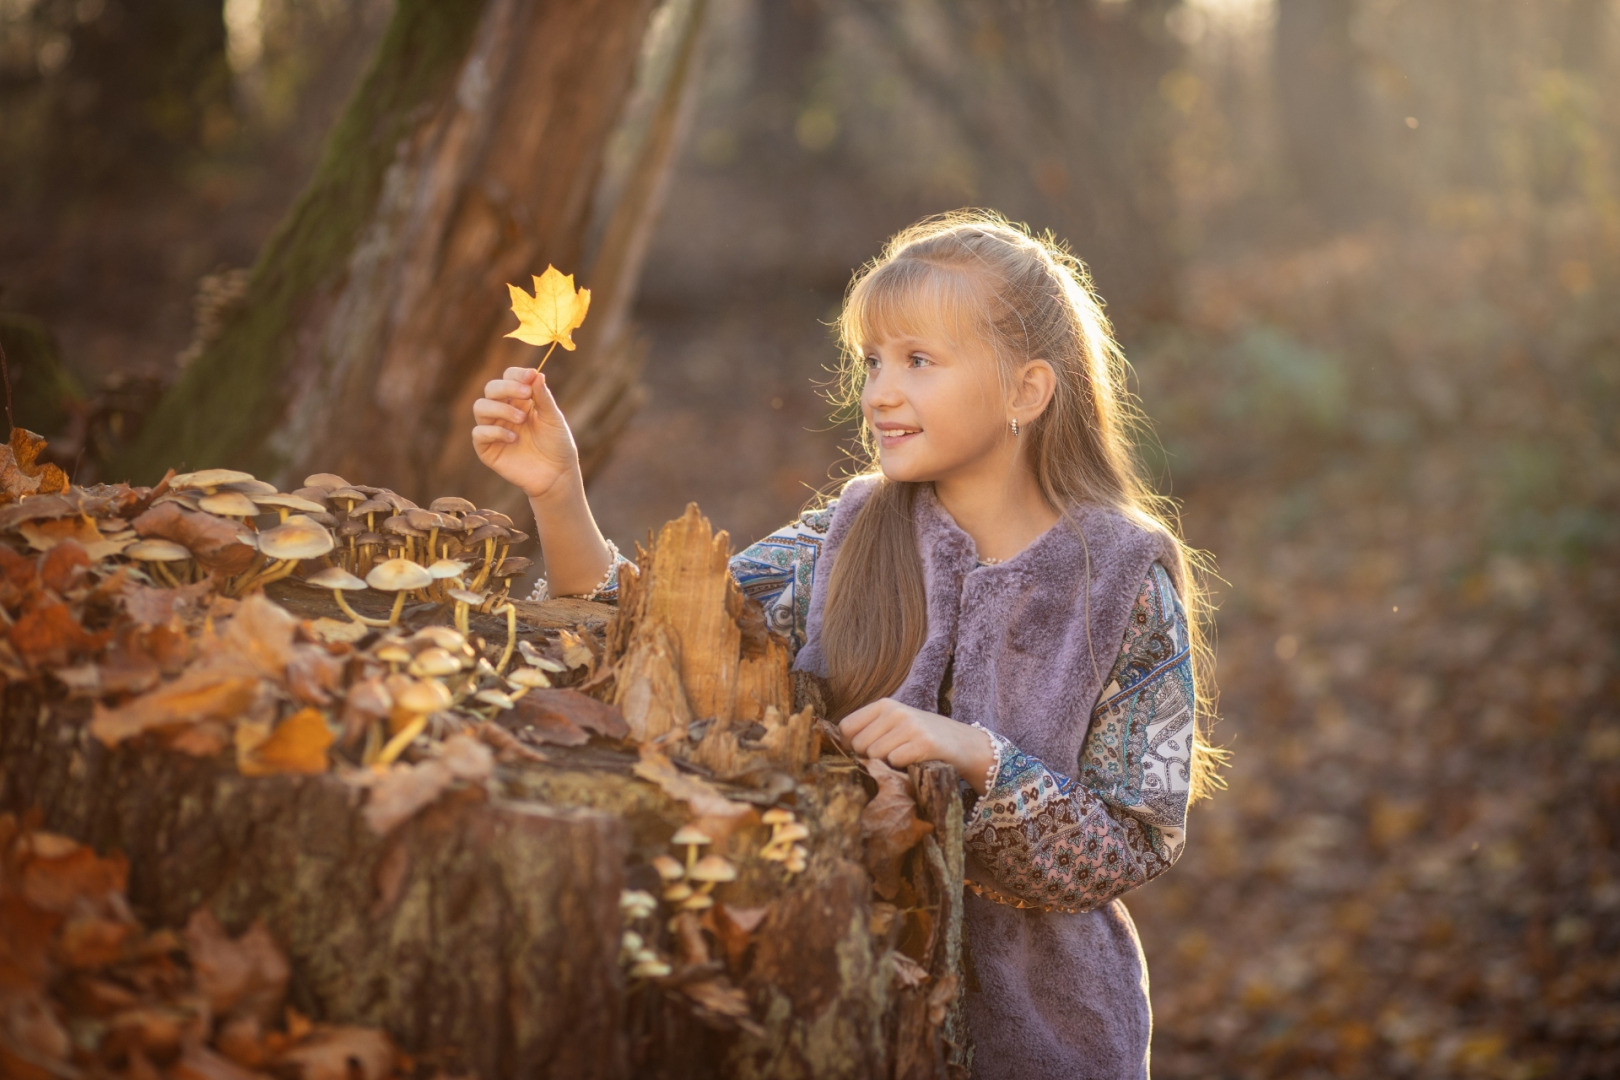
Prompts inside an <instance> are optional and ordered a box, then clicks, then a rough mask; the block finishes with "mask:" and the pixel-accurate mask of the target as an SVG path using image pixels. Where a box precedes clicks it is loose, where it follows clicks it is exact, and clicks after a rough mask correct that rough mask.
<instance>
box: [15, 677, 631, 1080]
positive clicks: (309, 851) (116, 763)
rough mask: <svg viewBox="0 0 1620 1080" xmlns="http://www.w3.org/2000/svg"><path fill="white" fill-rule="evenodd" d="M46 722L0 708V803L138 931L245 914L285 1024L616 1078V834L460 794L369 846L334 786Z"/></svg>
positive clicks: (510, 1064)
mask: <svg viewBox="0 0 1620 1080" xmlns="http://www.w3.org/2000/svg"><path fill="white" fill-rule="evenodd" d="M79 704H80V705H82V704H83V703H79ZM61 709H62V707H61V706H58V707H56V708H53V707H52V706H49V705H46V704H44V703H42V702H41V701H40V700H39V699H38V698H33V697H31V696H30V695H29V694H28V693H27V692H26V688H22V687H10V688H8V689H7V692H6V698H5V712H6V721H5V724H4V726H3V728H0V758H3V761H4V768H3V776H0V805H4V806H5V808H7V809H24V808H38V809H39V810H40V811H42V812H43V814H44V819H45V824H46V825H47V827H49V828H51V829H53V830H55V831H57V832H61V833H65V834H67V835H70V836H72V837H74V838H75V839H78V840H80V841H81V842H84V843H88V844H90V845H92V846H94V847H95V848H97V849H99V850H101V851H115V850H116V851H122V852H124V853H125V854H127V855H128V856H129V859H130V864H131V867H132V872H131V880H130V897H131V900H132V901H133V902H134V903H135V905H136V906H137V908H138V909H139V910H140V912H141V913H142V915H143V916H145V917H146V918H148V919H150V920H151V921H152V922H153V923H155V924H158V925H165V926H173V927H178V926H183V925H184V924H185V922H186V919H187V918H188V917H189V915H190V913H191V912H192V911H193V910H195V909H196V908H197V907H198V906H201V905H207V906H209V907H210V908H211V909H212V910H213V911H214V913H215V914H216V915H217V916H218V917H219V919H220V921H221V922H222V923H224V924H225V926H226V927H227V928H228V929H229V930H231V932H232V933H240V932H241V931H242V930H243V929H244V928H245V927H246V926H248V925H249V924H250V923H251V922H252V921H253V920H254V919H255V918H260V917H262V918H264V920H265V922H266V924H267V925H268V926H269V928H270V930H271V932H272V934H273V935H274V936H275V937H276V939H277V940H278V941H279V942H281V943H282V944H283V947H284V948H285V949H286V951H287V953H288V955H289V957H290V958H291V961H292V965H293V975H294V982H293V1002H294V1004H295V1005H296V1006H297V1007H299V1008H300V1009H301V1010H302V1011H304V1012H306V1013H310V1014H313V1015H315V1016H319V1017H344V1018H345V1019H346V1020H349V1021H358V1022H365V1023H370V1024H376V1025H379V1026H381V1027H384V1028H386V1029H387V1030H389V1031H390V1032H392V1033H393V1034H394V1035H395V1037H396V1038H398V1039H399V1040H400V1042H401V1044H402V1045H403V1046H404V1047H405V1048H406V1049H407V1050H411V1051H417V1052H422V1051H443V1050H444V1049H445V1048H456V1054H455V1056H456V1057H457V1058H458V1059H459V1060H457V1061H452V1062H449V1063H448V1064H453V1065H455V1064H459V1065H462V1066H465V1067H466V1068H469V1069H472V1070H474V1071H476V1073H477V1074H478V1075H480V1076H484V1077H491V1078H493V1077H517V1076H524V1077H529V1076H535V1077H556V1078H558V1080H564V1078H568V1077H575V1076H589V1077H619V1076H625V1075H627V1073H626V1044H625V1041H624V1037H623V1034H622V1030H623V1017H624V1010H625V984H624V979H623V976H622V974H621V973H620V970H619V965H618V961H617V954H618V950H619V933H620V930H619V912H618V899H619V891H620V889H621V888H622V887H623V884H624V875H625V862H626V854H627V852H626V848H627V837H626V827H625V822H624V820H623V819H622V818H621V817H619V816H616V815H614V814H611V813H606V812H603V811H600V810H590V809H582V808H571V807H560V806H547V805H544V804H540V803H537V802H532V801H512V800H501V799H497V800H493V801H486V800H485V799H484V798H483V796H482V793H481V792H478V791H477V790H476V789H469V790H468V791H467V792H465V793H464V795H463V797H462V798H460V799H451V800H448V801H442V802H441V803H439V804H436V805H434V806H432V807H429V808H428V809H427V810H425V811H423V812H421V813H419V814H417V815H416V816H415V817H413V818H411V819H410V820H409V821H407V822H406V823H405V824H404V825H402V826H400V827H399V828H398V829H397V830H395V831H394V832H392V833H390V834H389V835H387V836H386V837H383V836H378V835H377V834H376V833H375V832H374V831H373V830H372V829H370V828H369V827H368V826H367V825H366V824H365V822H364V821H363V819H362V815H361V813H360V811H359V807H358V806H357V805H356V800H355V798H354V791H353V789H352V788H350V787H349V786H348V785H346V784H344V783H343V782H342V781H341V780H340V779H338V778H337V777H336V776H333V775H330V774H325V775H318V776H308V777H260V778H247V777H243V776H241V775H239V774H237V772H236V770H235V768H234V767H233V766H232V764H231V763H230V762H229V760H228V759H227V760H221V759H215V760H198V759H195V758H190V757H186V756H184V755H180V754H174V753H169V752H166V751H162V750H157V749H141V748H139V747H135V746H127V745H125V746H119V747H117V748H115V749H109V748H107V747H105V746H103V745H102V744H101V743H99V742H98V741H96V740H95V739H93V738H92V737H90V735H89V734H88V731H87V725H86V724H85V723H84V722H83V720H84V718H83V717H80V716H73V715H63V714H62V712H61ZM80 711H87V710H82V709H81V710H80ZM564 973H565V974H564Z"/></svg>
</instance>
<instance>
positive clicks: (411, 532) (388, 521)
mask: <svg viewBox="0 0 1620 1080" xmlns="http://www.w3.org/2000/svg"><path fill="white" fill-rule="evenodd" d="M382 531H383V532H385V533H393V534H394V535H395V536H426V535H427V530H426V529H418V528H417V527H416V526H415V525H412V524H411V522H410V519H409V518H407V517H406V516H405V515H404V514H394V515H393V516H391V517H386V518H384V519H383V523H382Z"/></svg>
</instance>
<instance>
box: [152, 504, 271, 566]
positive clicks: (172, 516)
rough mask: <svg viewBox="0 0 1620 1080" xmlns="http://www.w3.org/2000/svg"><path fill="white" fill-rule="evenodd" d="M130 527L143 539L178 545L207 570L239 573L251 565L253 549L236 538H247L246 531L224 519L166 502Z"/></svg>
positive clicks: (153, 508)
mask: <svg viewBox="0 0 1620 1080" xmlns="http://www.w3.org/2000/svg"><path fill="white" fill-rule="evenodd" d="M132 524H133V525H134V527H135V532H136V533H137V534H138V535H140V536H142V537H157V538H159V539H162V540H173V541H174V542H175V543H177V544H180V545H181V546H183V547H185V548H186V549H187V550H189V551H190V552H191V554H192V555H193V556H194V557H195V558H196V560H197V561H198V562H199V563H201V564H202V565H203V566H205V567H207V568H208V569H210V570H215V571H218V572H219V573H222V574H240V573H241V572H242V571H244V570H246V569H247V568H248V567H250V566H252V565H253V556H254V552H253V549H252V548H250V547H248V546H247V545H246V544H244V543H242V542H241V541H240V540H239V539H238V537H241V536H245V535H247V530H246V529H244V528H243V527H242V526H241V525H238V524H237V523H236V522H234V521H230V520H228V519H226V518H220V517H215V516H214V515H212V514H204V513H202V512H200V511H192V510H187V509H185V508H184V507H181V506H179V505H178V504H176V503H172V502H166V503H159V504H158V505H156V506H154V507H152V508H151V509H150V510H148V511H146V512H145V513H143V514H142V515H141V516H140V517H138V518H136V519H135V520H134V522H132Z"/></svg>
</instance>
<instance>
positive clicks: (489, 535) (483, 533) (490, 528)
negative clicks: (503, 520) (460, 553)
mask: <svg viewBox="0 0 1620 1080" xmlns="http://www.w3.org/2000/svg"><path fill="white" fill-rule="evenodd" d="M510 532H511V530H510V529H507V528H505V527H503V526H500V525H480V526H478V528H476V529H474V530H473V531H472V532H470V533H468V534H467V543H469V544H482V543H483V542H484V541H485V540H495V541H500V540H505V539H506V537H507V535H508V534H509V533H510Z"/></svg>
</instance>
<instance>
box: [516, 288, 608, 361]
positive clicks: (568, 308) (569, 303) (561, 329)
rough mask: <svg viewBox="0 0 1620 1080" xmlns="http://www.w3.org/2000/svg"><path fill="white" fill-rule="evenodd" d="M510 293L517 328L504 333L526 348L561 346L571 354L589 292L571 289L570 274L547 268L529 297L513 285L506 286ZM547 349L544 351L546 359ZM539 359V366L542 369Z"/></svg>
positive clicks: (588, 306)
mask: <svg viewBox="0 0 1620 1080" xmlns="http://www.w3.org/2000/svg"><path fill="white" fill-rule="evenodd" d="M507 289H509V290H510V291H511V294H512V314H514V315H516V316H517V317H518V328H517V329H516V330H514V331H512V332H511V333H510V334H507V335H506V336H507V337H511V338H517V339H518V340H519V341H523V342H527V343H528V344H530V345H548V346H551V348H555V347H556V346H558V345H561V346H562V347H563V348H565V349H567V350H568V351H569V352H573V351H574V347H575V346H574V339H573V337H572V336H571V335H572V334H573V332H574V330H575V329H576V328H577V327H578V326H579V325H580V324H581V323H583V322H584V321H585V312H586V311H588V310H589V309H590V306H591V290H589V289H579V290H577V291H576V290H575V288H574V275H573V274H563V273H561V272H559V271H558V270H557V268H556V267H555V266H550V265H547V267H546V272H545V273H544V274H540V275H538V276H537V277H535V279H534V295H533V296H530V295H529V294H528V293H526V292H524V291H523V290H522V289H520V288H518V287H517V286H516V285H508V286H507ZM550 355H551V349H550V348H548V349H547V350H546V356H550ZM545 362H546V361H545V359H544V358H542V359H541V361H540V365H541V366H542V367H543V366H545Z"/></svg>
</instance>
